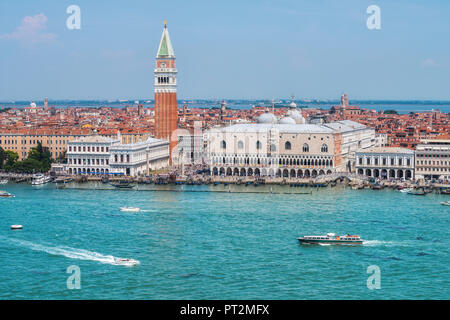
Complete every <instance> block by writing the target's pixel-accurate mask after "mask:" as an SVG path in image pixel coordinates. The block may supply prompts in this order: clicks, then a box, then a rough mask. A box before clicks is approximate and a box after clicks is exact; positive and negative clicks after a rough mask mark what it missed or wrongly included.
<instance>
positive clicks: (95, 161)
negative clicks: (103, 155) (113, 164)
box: [69, 158, 109, 166]
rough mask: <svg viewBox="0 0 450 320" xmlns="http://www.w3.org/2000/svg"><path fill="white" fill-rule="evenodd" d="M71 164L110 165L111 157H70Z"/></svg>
mask: <svg viewBox="0 0 450 320" xmlns="http://www.w3.org/2000/svg"><path fill="white" fill-rule="evenodd" d="M69 164H79V165H81V164H83V165H93V166H95V165H97V166H100V165H108V164H109V159H81V158H69Z"/></svg>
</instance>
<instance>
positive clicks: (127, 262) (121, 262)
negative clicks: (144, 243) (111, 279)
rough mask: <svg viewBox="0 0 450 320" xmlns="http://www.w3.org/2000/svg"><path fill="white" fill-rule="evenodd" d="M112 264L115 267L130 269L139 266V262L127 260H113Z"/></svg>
mask: <svg viewBox="0 0 450 320" xmlns="http://www.w3.org/2000/svg"><path fill="white" fill-rule="evenodd" d="M114 263H115V264H117V265H121V266H128V267H132V266H135V265H138V264H140V262H139V261H137V260H134V259H128V258H114Z"/></svg>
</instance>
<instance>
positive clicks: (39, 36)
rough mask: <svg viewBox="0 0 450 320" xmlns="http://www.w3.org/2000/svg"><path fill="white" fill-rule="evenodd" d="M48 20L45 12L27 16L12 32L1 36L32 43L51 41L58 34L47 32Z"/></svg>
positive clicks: (0, 36)
mask: <svg viewBox="0 0 450 320" xmlns="http://www.w3.org/2000/svg"><path fill="white" fill-rule="evenodd" d="M47 20H48V18H47V17H46V16H45V14H43V13H40V14H37V15H35V16H33V17H31V16H26V17H25V18H23V19H22V23H21V24H20V26H18V27H17V29H16V30H14V31H13V32H12V33H7V34H3V35H0V38H3V39H11V40H18V41H20V42H23V43H32V44H33V43H39V42H46V41H51V40H53V39H55V38H56V35H55V34H54V33H49V32H47Z"/></svg>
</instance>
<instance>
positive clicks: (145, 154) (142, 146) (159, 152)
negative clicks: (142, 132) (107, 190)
mask: <svg viewBox="0 0 450 320" xmlns="http://www.w3.org/2000/svg"><path fill="white" fill-rule="evenodd" d="M110 153H111V157H110V168H111V172H112V173H116V174H117V173H119V174H124V175H127V176H139V175H145V174H149V173H150V170H158V169H161V168H165V167H167V166H168V165H169V141H167V140H161V139H154V138H148V139H147V140H145V141H140V142H136V143H132V144H114V145H112V146H111V149H110Z"/></svg>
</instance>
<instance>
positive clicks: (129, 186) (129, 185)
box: [110, 180, 135, 189]
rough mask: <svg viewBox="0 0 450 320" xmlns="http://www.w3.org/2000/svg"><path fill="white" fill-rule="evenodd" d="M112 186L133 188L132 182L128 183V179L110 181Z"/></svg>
mask: <svg viewBox="0 0 450 320" xmlns="http://www.w3.org/2000/svg"><path fill="white" fill-rule="evenodd" d="M110 185H112V186H113V187H115V188H117V189H132V188H134V186H135V185H134V184H131V183H129V182H128V181H125V180H121V181H119V183H110Z"/></svg>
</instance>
